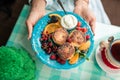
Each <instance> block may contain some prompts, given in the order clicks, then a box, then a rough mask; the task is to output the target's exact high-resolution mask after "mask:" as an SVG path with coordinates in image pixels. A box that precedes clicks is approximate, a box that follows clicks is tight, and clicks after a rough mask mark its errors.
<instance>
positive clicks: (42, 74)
mask: <svg viewBox="0 0 120 80" xmlns="http://www.w3.org/2000/svg"><path fill="white" fill-rule="evenodd" d="M29 10H30V7H29V6H28V5H25V6H24V7H23V9H22V11H21V14H20V15H19V18H18V20H17V22H16V24H15V26H14V29H13V31H12V33H11V36H10V38H9V40H8V42H7V44H6V45H7V46H15V47H18V48H24V49H25V50H27V51H28V52H29V53H30V54H31V56H32V58H33V59H34V60H35V63H36V69H37V70H36V80H120V73H117V75H116V74H115V75H111V74H108V73H106V72H105V71H104V70H103V69H101V67H99V65H98V64H97V62H96V58H95V54H96V48H97V46H98V44H99V42H100V41H101V40H106V39H107V38H108V37H109V36H111V35H114V36H115V38H120V28H119V27H117V26H113V25H106V24H102V23H98V22H97V23H96V30H95V33H96V34H95V37H94V40H95V45H94V50H93V52H92V55H91V56H90V60H89V61H85V62H84V63H83V64H81V65H79V66H78V67H76V68H73V69H69V70H57V69H53V68H50V67H48V66H47V65H45V64H43V63H42V62H41V61H40V60H39V59H38V58H36V55H35V52H34V51H33V50H32V48H31V44H30V41H29V40H27V27H26V25H25V20H26V18H27V17H28V14H29Z"/></svg>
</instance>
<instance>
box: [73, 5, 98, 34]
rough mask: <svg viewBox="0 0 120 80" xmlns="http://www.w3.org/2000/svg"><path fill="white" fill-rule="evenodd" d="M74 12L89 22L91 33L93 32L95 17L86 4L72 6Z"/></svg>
mask: <svg viewBox="0 0 120 80" xmlns="http://www.w3.org/2000/svg"><path fill="white" fill-rule="evenodd" d="M74 12H75V13H76V14H78V15H80V16H82V17H83V18H84V19H85V20H86V21H87V22H88V23H89V25H90V27H91V29H92V31H93V33H94V34H95V23H96V18H95V16H94V14H93V13H92V11H91V10H90V9H89V8H88V5H86V4H81V5H76V6H75V8H74Z"/></svg>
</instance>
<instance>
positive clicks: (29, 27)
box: [27, 24, 33, 39]
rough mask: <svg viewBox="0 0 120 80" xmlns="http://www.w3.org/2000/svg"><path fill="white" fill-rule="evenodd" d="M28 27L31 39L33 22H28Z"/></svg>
mask: <svg viewBox="0 0 120 80" xmlns="http://www.w3.org/2000/svg"><path fill="white" fill-rule="evenodd" d="M27 27H28V39H30V38H31V35H32V29H33V25H32V24H27Z"/></svg>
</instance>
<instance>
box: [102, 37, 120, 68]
mask: <svg viewBox="0 0 120 80" xmlns="http://www.w3.org/2000/svg"><path fill="white" fill-rule="evenodd" d="M104 44H107V45H109V46H105V47H106V50H105V53H102V52H101V56H102V59H103V62H104V63H105V64H106V65H107V66H108V67H110V68H112V69H120V39H116V40H112V41H109V42H108V43H104Z"/></svg>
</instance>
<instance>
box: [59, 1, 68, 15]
mask: <svg viewBox="0 0 120 80" xmlns="http://www.w3.org/2000/svg"><path fill="white" fill-rule="evenodd" d="M57 2H58V4H59V5H60V6H61V8H62V9H63V11H64V13H65V14H67V13H66V11H65V9H64V7H63V4H62V3H61V1H60V0H57Z"/></svg>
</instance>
